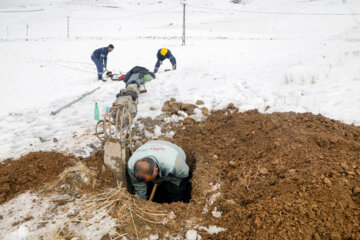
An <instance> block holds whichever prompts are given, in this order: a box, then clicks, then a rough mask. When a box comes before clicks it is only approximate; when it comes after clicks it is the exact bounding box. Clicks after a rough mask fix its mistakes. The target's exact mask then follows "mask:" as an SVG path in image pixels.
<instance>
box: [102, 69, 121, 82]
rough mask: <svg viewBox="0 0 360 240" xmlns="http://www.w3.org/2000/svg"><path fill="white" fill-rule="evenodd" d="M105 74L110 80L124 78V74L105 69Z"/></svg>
mask: <svg viewBox="0 0 360 240" xmlns="http://www.w3.org/2000/svg"><path fill="white" fill-rule="evenodd" d="M106 76H107V77H108V78H110V79H111V80H112V81H122V80H124V78H125V75H123V74H122V73H121V72H119V73H115V74H114V73H112V72H111V71H107V72H106Z"/></svg>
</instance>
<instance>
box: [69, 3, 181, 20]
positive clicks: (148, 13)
mask: <svg viewBox="0 0 360 240" xmlns="http://www.w3.org/2000/svg"><path fill="white" fill-rule="evenodd" d="M175 8H180V6H176V7H169V8H164V9H161V10H158V11H151V12H143V13H137V14H132V15H127V16H119V17H109V18H96V19H95V18H81V17H71V18H72V19H77V20H95V21H97V20H108V19H123V18H130V17H137V16H144V15H150V14H155V13H159V12H165V11H168V10H172V9H175Z"/></svg>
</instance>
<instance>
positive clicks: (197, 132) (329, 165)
mask: <svg viewBox="0 0 360 240" xmlns="http://www.w3.org/2000/svg"><path fill="white" fill-rule="evenodd" d="M172 130H173V131H175V135H174V137H173V139H172V140H171V141H173V142H175V143H176V144H178V145H179V146H181V147H182V148H183V149H184V150H185V152H186V153H187V160H188V163H189V165H190V166H192V168H193V169H194V173H193V179H192V182H193V195H192V199H191V202H190V203H189V204H184V203H173V204H163V205H161V209H162V210H168V211H174V213H175V216H176V217H175V219H174V220H173V221H169V222H168V223H167V224H166V225H156V224H153V225H152V224H149V223H144V222H141V220H138V221H137V222H136V224H137V226H138V229H137V231H138V234H139V236H140V237H148V236H149V234H150V233H152V234H154V233H157V234H158V235H159V237H160V239H162V238H164V237H165V235H166V233H169V234H170V235H171V236H176V235H178V234H179V235H180V236H185V233H186V231H187V230H189V229H195V230H196V231H197V232H199V233H200V234H201V236H202V237H203V239H360V226H359V224H360V128H359V127H355V126H350V125H346V124H343V123H341V122H339V121H335V120H331V119H328V118H325V117H323V116H321V115H313V114H310V113H305V114H296V113H273V114H260V113H259V112H257V111H248V112H245V113H238V112H237V109H236V108H235V107H234V106H232V105H231V106H229V108H228V109H224V110H221V111H215V112H211V114H210V115H209V117H208V118H207V119H206V120H205V121H203V122H196V121H195V120H194V119H191V118H186V119H185V120H184V121H183V122H180V123H176V124H173V126H172ZM71 159H74V158H71V157H64V156H63V155H61V154H58V153H44V152H40V153H30V154H29V155H27V156H25V157H23V158H20V159H18V160H16V161H12V162H11V164H10V162H9V161H7V162H6V163H5V164H1V165H0V189H1V195H0V196H1V198H0V200H1V202H4V201H7V200H8V199H10V198H11V197H13V196H15V195H16V194H18V193H19V192H22V191H25V190H26V189H34V188H36V187H38V186H40V185H41V184H42V183H43V182H46V181H51V180H52V179H54V178H56V176H57V175H58V174H59V173H60V172H61V171H62V170H63V169H64V167H66V166H70V165H72V164H73V162H74V160H71ZM79 160H80V161H82V162H84V163H85V164H86V165H87V166H89V167H91V168H93V169H96V170H97V172H98V174H99V176H98V178H99V179H100V181H99V183H98V186H97V189H101V188H107V187H112V186H113V185H114V181H113V180H112V179H111V177H110V175H109V173H108V172H107V171H101V168H102V153H98V154H96V155H95V156H92V157H90V158H88V159H79ZM18 161H19V163H17V162H18ZM29 166H30V167H29ZM25 176H26V177H25ZM215 184H220V187H219V188H218V189H216V188H214V186H215ZM212 188H213V189H212ZM217 193H218V195H216V194H217ZM216 197H217V198H216ZM211 198H212V199H214V200H215V201H214V202H212V201H210V200H211ZM137 203H138V204H141V207H142V208H145V209H146V208H148V209H151V208H153V207H154V206H155V207H156V205H159V204H154V203H148V202H145V201H142V200H137ZM205 206H206V208H207V209H208V211H204V210H205ZM214 210H216V211H214ZM213 212H221V216H219V215H215V214H214V215H215V216H214V215H213V214H212V213H213ZM145 224H146V226H148V227H147V228H145V227H144V228H142V226H145ZM212 225H215V226H217V227H222V228H225V229H226V230H225V231H223V232H220V233H218V234H212V235H210V234H208V233H207V232H206V231H205V230H204V229H203V228H201V227H199V226H205V227H209V226H212ZM149 227H150V228H149ZM126 231H127V232H128V236H129V237H131V236H133V237H134V238H135V236H136V235H135V231H134V229H133V228H132V224H129V225H128V226H127V227H126ZM104 239H106V238H104Z"/></svg>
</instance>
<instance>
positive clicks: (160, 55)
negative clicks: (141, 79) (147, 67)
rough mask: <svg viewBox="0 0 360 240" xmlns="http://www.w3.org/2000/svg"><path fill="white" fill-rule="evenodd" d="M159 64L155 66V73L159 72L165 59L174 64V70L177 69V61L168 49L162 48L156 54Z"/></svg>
mask: <svg viewBox="0 0 360 240" xmlns="http://www.w3.org/2000/svg"><path fill="white" fill-rule="evenodd" d="M156 57H157V62H156V64H155V68H154V73H156V72H157V71H158V70H159V67H160V65H161V64H162V62H163V61H164V60H165V59H167V58H168V59H169V60H170V62H171V64H172V70H175V69H176V59H175V57H174V56H173V55H172V54H171V51H170V50H169V49H167V48H160V49H159V50H158V52H157V54H156Z"/></svg>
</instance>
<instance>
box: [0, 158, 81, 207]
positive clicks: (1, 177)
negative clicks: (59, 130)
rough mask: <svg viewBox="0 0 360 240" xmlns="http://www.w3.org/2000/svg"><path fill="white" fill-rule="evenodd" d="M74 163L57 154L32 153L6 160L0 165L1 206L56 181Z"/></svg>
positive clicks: (70, 159)
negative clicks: (23, 193)
mask: <svg viewBox="0 0 360 240" xmlns="http://www.w3.org/2000/svg"><path fill="white" fill-rule="evenodd" d="M72 163H74V160H72V158H68V157H65V156H64V155H62V154H60V153H56V152H32V153H29V154H27V155H25V156H23V157H21V158H20V159H17V160H11V159H8V160H5V161H4V162H3V163H0V204H1V203H3V202H5V201H7V200H9V199H11V198H13V197H14V196H16V195H17V194H18V193H22V192H24V191H26V190H30V189H34V188H36V187H38V186H40V185H42V184H43V183H44V182H49V181H52V180H54V179H55V178H56V177H57V175H59V174H60V173H61V172H62V171H63V170H64V168H65V167H67V166H71V165H72Z"/></svg>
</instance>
